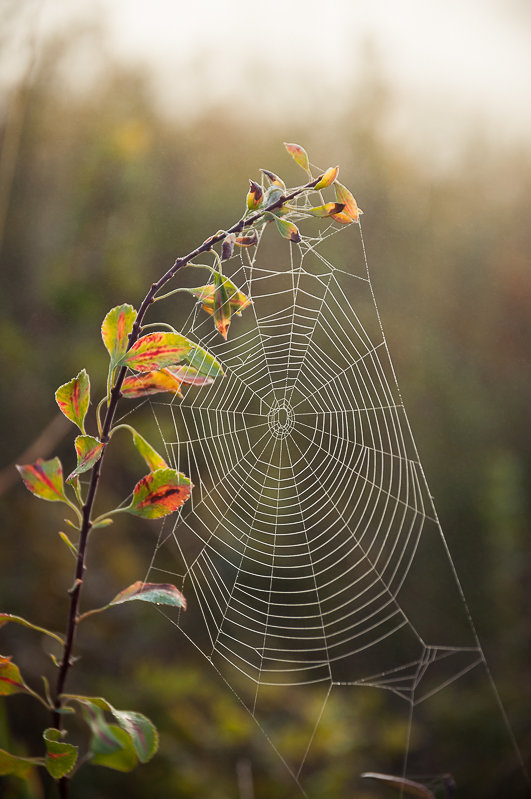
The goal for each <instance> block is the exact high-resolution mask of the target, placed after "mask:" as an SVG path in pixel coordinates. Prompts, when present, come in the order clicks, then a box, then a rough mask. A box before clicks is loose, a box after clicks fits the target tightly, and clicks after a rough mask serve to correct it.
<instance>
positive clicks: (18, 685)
mask: <svg viewBox="0 0 531 799" xmlns="http://www.w3.org/2000/svg"><path fill="white" fill-rule="evenodd" d="M27 690H28V688H27V685H26V683H25V682H24V680H23V679H22V675H21V674H20V669H19V667H18V666H17V665H16V664H15V663H12V662H11V658H10V657H5V656H4V655H0V696H11V694H21V693H26V692H27Z"/></svg>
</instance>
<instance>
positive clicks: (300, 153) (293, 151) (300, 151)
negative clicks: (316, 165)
mask: <svg viewBox="0 0 531 799" xmlns="http://www.w3.org/2000/svg"><path fill="white" fill-rule="evenodd" d="M284 147H285V148H286V150H287V151H288V153H289V154H290V155H291V157H292V158H293V159H294V161H296V163H297V164H298V165H299V166H301V167H302V168H303V169H304V171H305V172H307V174H308V176H309V177H310V178H311V176H312V173H311V172H310V161H309V158H308V153H307V152H306V150H305V149H304V148H303V147H301V146H300V145H299V144H293V143H289V142H284Z"/></svg>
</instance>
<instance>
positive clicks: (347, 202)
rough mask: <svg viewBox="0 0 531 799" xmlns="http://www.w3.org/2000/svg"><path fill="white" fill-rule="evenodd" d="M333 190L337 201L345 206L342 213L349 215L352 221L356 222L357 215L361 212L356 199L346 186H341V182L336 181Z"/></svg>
mask: <svg viewBox="0 0 531 799" xmlns="http://www.w3.org/2000/svg"><path fill="white" fill-rule="evenodd" d="M334 190H335V193H336V199H337V201H338V203H343V204H344V206H345V208H344V210H343V213H344V214H346V215H347V216H349V217H350V218H351V220H352V221H353V222H357V221H358V216H359V215H360V214H362V213H363V211H361V210H360V209H359V208H358V206H357V203H356V200H355V199H354V197H353V196H352V194H351V192H350V191H349V190H348V189H347V188H346V186H343V184H342V183H337V182H336V184H335V186H334ZM334 218H335V217H334ZM336 221H337V222H339V221H340V220H339V219H336Z"/></svg>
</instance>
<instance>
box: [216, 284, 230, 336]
mask: <svg viewBox="0 0 531 799" xmlns="http://www.w3.org/2000/svg"><path fill="white" fill-rule="evenodd" d="M214 286H215V291H214V324H215V325H216V327H217V329H218V331H219V333H221V335H222V336H223V338H224V339H226V338H227V333H228V332H229V326H230V316H231V307H230V301H229V294H228V291H227V286H226V284H225V282H224V280H223V276H222V275H220V274H219V272H216V274H215V275H214Z"/></svg>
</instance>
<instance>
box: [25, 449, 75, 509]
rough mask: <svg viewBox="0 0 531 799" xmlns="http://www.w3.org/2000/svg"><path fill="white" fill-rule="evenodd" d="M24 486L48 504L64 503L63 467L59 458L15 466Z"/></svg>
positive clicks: (38, 460)
mask: <svg viewBox="0 0 531 799" xmlns="http://www.w3.org/2000/svg"><path fill="white" fill-rule="evenodd" d="M17 469H18V471H19V473H20V476H21V477H22V480H23V481H24V485H25V486H26V488H27V489H28V491H31V493H32V494H34V495H35V496H36V497H39V499H45V500H47V501H48V502H66V501H67V499H66V496H65V492H64V485H63V467H62V466H61V461H60V460H59V458H53V459H52V460H49V461H44V460H43V459H42V458H38V459H37V460H36V461H35V463H32V464H27V465H26V466H17Z"/></svg>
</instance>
